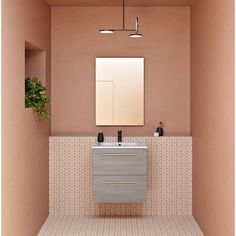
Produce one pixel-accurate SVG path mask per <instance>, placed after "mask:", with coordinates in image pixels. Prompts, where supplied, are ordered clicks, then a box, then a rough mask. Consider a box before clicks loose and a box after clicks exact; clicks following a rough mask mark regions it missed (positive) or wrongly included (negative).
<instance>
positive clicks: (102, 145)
mask: <svg viewBox="0 0 236 236" xmlns="http://www.w3.org/2000/svg"><path fill="white" fill-rule="evenodd" d="M93 148H147V145H146V144H145V143H136V142H121V143H118V142H103V143H97V144H95V145H93Z"/></svg>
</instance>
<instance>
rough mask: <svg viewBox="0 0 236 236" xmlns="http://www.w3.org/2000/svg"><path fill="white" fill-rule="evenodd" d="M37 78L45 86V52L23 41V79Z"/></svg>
mask: <svg viewBox="0 0 236 236" xmlns="http://www.w3.org/2000/svg"><path fill="white" fill-rule="evenodd" d="M27 77H31V78H32V77H37V78H38V79H39V80H40V81H41V83H42V85H44V86H46V52H45V51H44V50H43V49H41V48H39V47H37V46H35V45H33V44H32V43H29V42H27V41H25V78H27Z"/></svg>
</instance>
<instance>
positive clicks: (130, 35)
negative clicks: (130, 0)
mask: <svg viewBox="0 0 236 236" xmlns="http://www.w3.org/2000/svg"><path fill="white" fill-rule="evenodd" d="M122 13H123V14H122V15H123V22H122V28H121V29H101V30H99V33H101V34H113V33H115V32H116V31H130V32H132V31H134V33H131V34H129V37H130V38H142V37H143V35H142V34H140V33H139V32H138V31H139V21H138V17H136V27H135V29H126V28H125V0H123V8H122Z"/></svg>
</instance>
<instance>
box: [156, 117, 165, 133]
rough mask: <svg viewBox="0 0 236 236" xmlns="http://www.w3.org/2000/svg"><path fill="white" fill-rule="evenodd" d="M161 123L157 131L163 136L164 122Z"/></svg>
mask: <svg viewBox="0 0 236 236" xmlns="http://www.w3.org/2000/svg"><path fill="white" fill-rule="evenodd" d="M159 124H160V125H159V127H157V133H159V136H163V135H164V131H163V125H164V123H163V122H162V121H160V123H159Z"/></svg>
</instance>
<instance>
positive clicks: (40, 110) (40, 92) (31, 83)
mask: <svg viewBox="0 0 236 236" xmlns="http://www.w3.org/2000/svg"><path fill="white" fill-rule="evenodd" d="M48 104H49V99H48V96H47V93H46V88H45V87H44V86H43V85H42V84H41V82H40V81H39V79H38V78H36V77H32V78H29V77H27V78H26V79H25V107H31V108H32V109H33V111H34V112H35V114H36V116H37V117H38V120H39V121H44V120H47V119H48V118H50V117H51V114H50V112H49V111H48V108H47V106H48Z"/></svg>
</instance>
